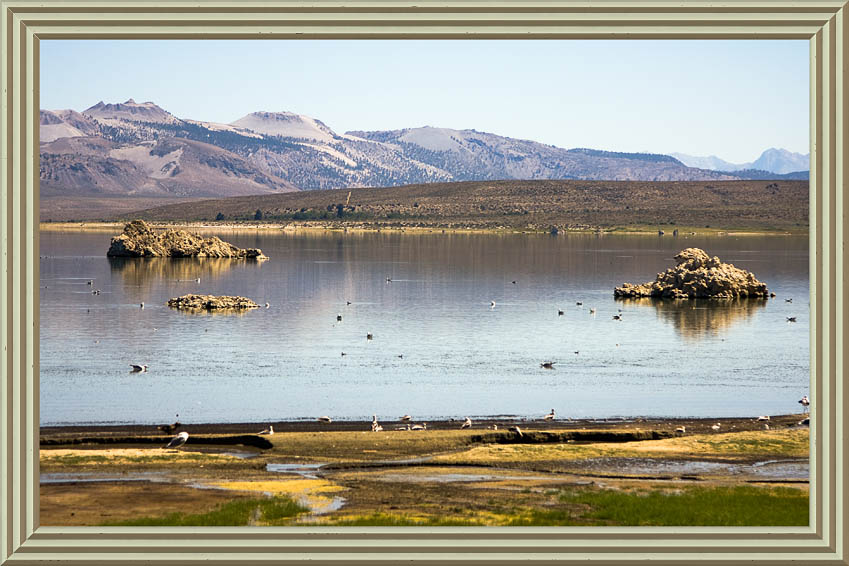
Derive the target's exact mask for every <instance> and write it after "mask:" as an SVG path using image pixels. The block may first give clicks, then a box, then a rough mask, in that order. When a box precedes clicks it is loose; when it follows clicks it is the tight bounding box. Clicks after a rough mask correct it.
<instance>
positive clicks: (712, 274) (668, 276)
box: [613, 248, 769, 299]
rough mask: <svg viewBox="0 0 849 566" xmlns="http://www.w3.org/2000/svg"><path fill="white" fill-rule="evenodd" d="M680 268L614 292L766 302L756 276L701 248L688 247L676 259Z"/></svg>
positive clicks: (618, 288)
mask: <svg viewBox="0 0 849 566" xmlns="http://www.w3.org/2000/svg"><path fill="white" fill-rule="evenodd" d="M675 261H676V262H678V265H676V266H675V267H672V268H670V269H667V270H666V271H664V272H663V273H658V274H657V279H656V280H655V281H651V282H648V283H643V284H642V285H633V284H631V283H623V284H622V286H621V287H617V288H616V289H614V291H613V295H614V296H615V297H629V298H630V297H664V298H672V299H735V298H738V297H757V298H763V299H766V298H768V297H769V290H768V289H767V288H766V283H761V282H760V281H758V280H757V278H756V277H755V275H754V274H753V273H751V272H749V271H746V270H743V269H737V268H736V267H734V266H733V265H731V264H730V263H722V262H721V261H720V259H719V258H718V257H716V256H714V257H710V256H709V255H708V254H707V253H705V252H704V250H700V249H699V248H687V249H686V250H683V251H682V252H681V253H679V254H678V255H676V256H675Z"/></svg>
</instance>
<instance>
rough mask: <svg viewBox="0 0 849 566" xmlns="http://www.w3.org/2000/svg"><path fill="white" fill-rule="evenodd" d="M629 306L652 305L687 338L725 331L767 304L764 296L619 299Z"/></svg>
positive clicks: (696, 337)
mask: <svg viewBox="0 0 849 566" xmlns="http://www.w3.org/2000/svg"><path fill="white" fill-rule="evenodd" d="M617 302H619V303H621V304H622V305H623V307H622V308H623V309H624V308H626V307H625V306H624V305H627V306H632V307H654V309H655V314H656V315H657V317H658V318H659V319H660V320H662V321H663V322H668V323H672V325H673V326H674V327H675V329H676V330H677V331H678V333H679V334H681V336H683V337H684V338H687V339H690V340H697V339H699V338H704V337H705V336H706V335H709V334H713V335H715V336H717V335H720V334H723V333H725V332H726V331H727V330H729V329H730V328H731V327H732V326H733V325H735V324H737V323H740V322H743V321H747V320H749V319H751V318H752V316H754V315H755V313H757V312H758V311H760V310H762V309H763V308H764V306H766V304H767V301H766V300H763V299H727V300H716V299H713V300H711V299H689V300H678V301H676V300H673V299H660V298H652V297H642V298H634V299H618V300H617Z"/></svg>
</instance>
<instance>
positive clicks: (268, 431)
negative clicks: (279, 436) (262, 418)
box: [257, 425, 274, 434]
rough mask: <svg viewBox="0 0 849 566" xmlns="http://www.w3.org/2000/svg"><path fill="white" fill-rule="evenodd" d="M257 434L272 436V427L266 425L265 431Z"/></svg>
mask: <svg viewBox="0 0 849 566" xmlns="http://www.w3.org/2000/svg"><path fill="white" fill-rule="evenodd" d="M257 434H274V426H272V425H268V428H267V429H265V430H261V431H259V432H258V433H257Z"/></svg>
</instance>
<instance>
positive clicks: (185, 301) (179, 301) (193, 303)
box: [168, 295, 259, 311]
mask: <svg viewBox="0 0 849 566" xmlns="http://www.w3.org/2000/svg"><path fill="white" fill-rule="evenodd" d="M168 306H169V307H171V308H174V309H182V310H208V311H217V310H245V309H258V308H259V305H258V304H256V303H255V302H253V301H252V300H250V299H247V298H245V297H230V296H227V295H220V296H216V295H183V296H182V297H176V298H174V299H169V300H168Z"/></svg>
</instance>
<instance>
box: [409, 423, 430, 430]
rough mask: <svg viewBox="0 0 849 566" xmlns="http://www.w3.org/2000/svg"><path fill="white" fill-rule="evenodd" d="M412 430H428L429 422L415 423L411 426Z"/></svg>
mask: <svg viewBox="0 0 849 566" xmlns="http://www.w3.org/2000/svg"><path fill="white" fill-rule="evenodd" d="M410 430H427V423H422V424H420V425H419V424H414V425H413V426H411V427H410Z"/></svg>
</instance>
